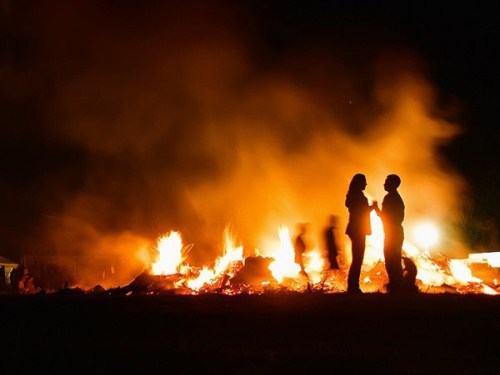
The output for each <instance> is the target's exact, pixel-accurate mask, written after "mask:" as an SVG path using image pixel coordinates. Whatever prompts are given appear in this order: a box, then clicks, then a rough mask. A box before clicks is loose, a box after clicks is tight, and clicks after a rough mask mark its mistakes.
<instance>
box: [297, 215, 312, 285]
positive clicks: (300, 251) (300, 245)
mask: <svg viewBox="0 0 500 375" xmlns="http://www.w3.org/2000/svg"><path fill="white" fill-rule="evenodd" d="M298 229H299V233H298V234H297V237H296V238H295V242H294V244H293V250H294V252H295V263H297V264H298V265H299V266H300V273H301V274H303V275H304V276H305V277H306V278H307V289H308V290H309V291H311V285H310V284H309V276H308V275H307V272H306V270H305V267H304V259H303V255H304V252H305V251H306V249H307V246H306V241H305V239H304V236H305V234H306V231H307V224H305V223H301V224H298Z"/></svg>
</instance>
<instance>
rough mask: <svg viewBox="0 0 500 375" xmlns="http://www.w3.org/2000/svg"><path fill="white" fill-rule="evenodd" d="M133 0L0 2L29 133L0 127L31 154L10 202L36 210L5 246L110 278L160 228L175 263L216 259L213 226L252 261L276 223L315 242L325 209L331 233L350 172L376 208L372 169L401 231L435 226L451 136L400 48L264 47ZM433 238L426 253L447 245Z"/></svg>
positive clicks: (233, 14)
mask: <svg viewBox="0 0 500 375" xmlns="http://www.w3.org/2000/svg"><path fill="white" fill-rule="evenodd" d="M139 3H140V2H137V4H135V3H134V2H128V3H127V4H128V5H123V3H122V2H88V1H85V2H70V3H64V4H60V3H58V4H55V3H51V2H44V3H38V2H33V3H21V5H18V6H17V7H16V6H14V5H13V4H11V6H10V7H7V8H8V11H7V13H6V14H7V15H8V17H7V20H10V21H9V22H6V23H5V24H6V25H7V30H8V31H9V33H10V35H9V38H10V39H9V40H11V41H12V43H13V45H14V44H15V46H13V47H12V49H11V51H13V52H12V53H13V54H15V52H16V51H17V52H18V54H17V55H15V56H14V55H12V56H6V57H5V58H4V60H3V67H2V76H1V78H2V80H3V82H4V83H6V85H4V89H2V95H3V96H6V97H8V99H9V101H10V102H11V103H24V104H23V105H25V106H28V105H27V104H25V103H31V102H30V100H31V101H35V102H36V104H30V105H29V106H28V108H35V109H36V113H34V114H32V115H31V116H33V117H34V118H35V120H34V121H35V122H36V124H28V125H25V124H26V123H28V122H29V121H24V119H25V118H26V116H27V115H26V114H24V115H23V116H21V115H20V114H19V113H20V112H22V111H21V110H19V111H18V112H19V113H18V114H16V115H11V116H10V118H11V120H12V121H11V124H10V128H9V130H8V131H5V130H4V133H5V132H7V133H6V135H7V136H9V137H10V138H9V139H10V141H11V143H12V142H13V141H12V140H13V139H15V140H16V142H18V143H19V142H20V141H19V139H21V137H26V138H27V139H26V147H27V148H31V149H35V150H36V151H40V152H41V153H42V154H43V155H42V156H40V157H41V158H42V160H44V162H43V163H41V165H40V168H42V170H43V173H42V172H40V173H39V174H38V173H36V181H35V182H36V184H37V186H38V189H36V190H37V191H36V192H35V191H34V189H28V193H26V194H25V195H24V196H22V197H29V199H28V201H24V202H20V203H19V205H21V206H23V207H24V206H26V205H28V208H26V209H27V210H28V209H30V208H31V209H33V210H35V211H36V212H37V213H39V217H33V218H31V221H30V222H31V223H33V225H34V227H35V228H36V230H35V231H34V232H32V233H29V232H25V233H15V235H17V236H18V238H20V237H21V236H24V239H23V240H22V241H21V240H19V241H18V243H19V244H21V243H22V246H23V248H22V249H20V251H25V252H39V253H46V252H48V253H57V254H78V255H79V256H80V257H82V259H84V263H85V264H86V265H87V266H88V269H91V268H93V267H94V268H95V269H99V270H100V269H101V268H103V267H101V265H102V264H108V265H109V264H111V265H113V267H114V270H111V271H112V272H115V273H114V274H113V275H115V276H116V282H117V283H123V282H126V281H127V280H130V278H131V277H134V276H136V275H137V274H138V272H140V270H141V269H142V268H144V267H147V266H148V265H149V264H150V262H151V256H152V254H153V251H152V249H153V248H154V243H155V241H156V239H157V238H158V236H160V235H161V234H164V233H166V232H168V231H170V230H178V231H180V232H181V234H182V236H183V239H184V242H185V243H189V244H194V246H193V248H192V249H191V251H190V253H189V262H190V263H191V264H199V265H201V264H203V263H209V262H212V261H214V260H215V258H216V257H217V256H219V255H221V251H222V248H221V244H222V237H223V230H224V228H225V227H226V226H228V225H229V226H231V228H232V230H233V233H234V236H235V238H236V241H237V242H240V243H242V244H243V245H244V246H245V251H246V254H247V255H248V254H251V253H253V251H254V250H255V249H256V248H258V249H259V250H260V251H261V252H264V253H265V251H266V247H268V246H269V244H270V243H271V242H272V241H275V240H277V236H278V228H279V226H280V225H287V226H288V227H289V228H290V230H291V232H292V233H293V230H294V229H295V224H296V223H297V222H309V223H311V226H310V228H311V230H312V231H313V232H314V236H316V234H317V233H319V231H320V230H321V229H322V227H323V226H324V225H325V224H326V219H327V216H328V215H329V214H330V213H335V214H338V215H340V217H341V219H342V225H345V220H346V217H347V215H346V214H347V212H346V208H345V207H344V198H345V193H346V190H347V186H348V184H349V181H350V179H351V177H352V176H353V175H354V174H355V173H358V172H362V173H365V174H366V176H367V179H368V187H367V190H366V192H367V194H368V195H369V196H370V197H371V198H372V199H375V200H379V201H381V200H382V198H383V195H384V191H383V181H384V178H385V176H386V175H387V174H389V173H398V174H399V175H400V176H401V178H402V181H403V183H402V186H401V188H400V192H401V195H402V196H403V198H404V200H405V203H406V206H407V210H406V213H407V218H406V221H405V227H406V228H408V230H409V228H411V225H412V223H413V222H416V221H417V220H419V219H421V218H429V219H433V220H434V221H436V222H438V223H440V224H441V225H442V227H443V229H445V228H448V227H449V228H451V225H450V224H451V223H452V222H453V221H454V220H455V217H456V215H457V212H458V211H457V203H458V201H459V200H460V199H461V192H462V190H463V188H464V186H463V183H462V182H461V181H460V179H459V178H458V176H457V175H455V174H454V173H453V171H452V170H450V169H449V168H448V167H447V165H446V164H445V161H444V160H442V159H441V158H440V157H439V153H438V149H439V147H440V146H442V145H445V144H446V143H447V142H449V141H450V140H451V139H452V137H453V136H454V135H455V134H456V133H457V130H458V128H457V127H456V126H455V125H453V124H450V123H447V122H446V121H445V120H444V119H443V118H441V117H440V116H437V115H436V114H435V113H436V108H435V107H436V96H435V95H436V93H435V92H434V89H433V87H432V85H431V83H430V82H428V81H427V79H426V71H425V64H424V63H423V61H421V60H420V59H419V57H418V56H416V55H414V54H412V53H409V52H407V51H405V50H403V49H402V48H401V47H398V46H392V45H390V44H388V43H385V42H384V41H383V40H381V41H378V40H371V41H370V44H369V45H370V46H371V47H370V48H367V49H366V50H365V49H363V47H362V46H361V47H360V46H358V47H356V43H357V42H359V38H360V37H359V35H357V36H354V37H353V39H352V40H350V42H349V43H346V41H345V40H344V41H342V43H340V42H339V39H340V38H339V37H338V36H337V35H331V37H329V38H327V37H324V38H322V39H321V40H319V41H314V43H312V42H313V41H311V43H306V42H304V41H303V40H302V41H299V42H294V40H293V39H290V40H288V39H287V40H285V41H284V42H282V43H280V44H279V46H278V45H276V44H275V42H269V41H267V40H266V34H265V32H264V31H262V29H261V27H262V26H263V25H262V24H260V23H259V22H262V19H260V18H258V17H257V14H256V13H252V12H250V11H249V9H248V8H243V7H241V8H236V7H235V6H232V5H230V4H225V3H217V2H206V4H203V3H200V4H197V3H190V5H189V6H187V5H181V4H176V5H172V3H171V2H167V3H168V5H167V4H166V3H163V2H159V3H154V2H153V3H150V4H149V5H148V6H144V7H143V6H141V5H140V4H139ZM209 3H210V4H209ZM14 23H15V26H14ZM269 30H271V31H272V28H271V29H269ZM19 106H20V105H19V104H18V107H19ZM19 119H21V120H23V121H24V122H23V121H21V120H19ZM16 121H17V122H23V126H24V128H23V129H22V130H16V127H17V126H18V125H17V124H16V123H15V122H16ZM35 125H37V126H35ZM3 142H4V144H3V147H4V148H5V147H7V145H8V142H7V141H3ZM39 145H42V146H39ZM47 155H52V156H51V157H50V158H49V157H48V156H47ZM53 159H54V160H57V162H55V161H54V160H53ZM54 163H56V164H57V168H56V167H54ZM27 173H32V174H35V172H33V171H31V172H29V171H28V172H27ZM27 185H28V184H24V185H23V186H27ZM8 189H11V187H9V186H7V185H6V186H5V187H2V192H3V193H5V192H6V191H8ZM33 194H34V195H33ZM18 197H19V198H20V197H21V196H20V195H19V194H18ZM13 235H14V233H13V234H12V235H11V237H12V236H13ZM26 237H27V238H28V239H27V238H26ZM408 237H410V234H408ZM445 238H448V239H453V240H449V241H448V242H447V243H442V244H441V248H440V249H439V250H440V251H442V252H445V253H447V252H448V253H454V252H455V251H456V250H460V249H461V246H460V239H459V238H458V237H457V234H456V233H452V232H447V234H445ZM319 241H320V240H319V238H318V239H317V242H318V245H320V242H319ZM455 242H456V243H455ZM12 243H13V242H12ZM147 249H150V250H147ZM95 265H98V267H95ZM117 268H120V271H118V270H117ZM106 269H107V271H106V272H108V273H109V272H110V270H109V267H108V268H106ZM99 276H100V273H99ZM82 277H83V276H82ZM97 279H98V277H96V279H95V280H94V279H92V277H90V280H89V279H88V278H87V280H84V281H82V282H85V283H86V284H89V285H92V283H95V282H97V281H98V280H97ZM82 280H83V279H82Z"/></svg>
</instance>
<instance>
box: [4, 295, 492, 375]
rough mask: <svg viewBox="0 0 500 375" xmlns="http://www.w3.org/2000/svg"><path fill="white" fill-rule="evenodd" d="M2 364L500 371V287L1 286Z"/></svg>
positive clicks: (109, 369) (94, 368)
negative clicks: (290, 290)
mask: <svg viewBox="0 0 500 375" xmlns="http://www.w3.org/2000/svg"><path fill="white" fill-rule="evenodd" d="M0 316H1V319H2V337H1V339H2V341H3V343H2V344H3V345H2V347H3V349H1V353H2V355H1V357H0V358H1V360H0V374H13V373H18V374H24V373H34V374H41V373H43V374H53V373H65V374H73V373H77V372H78V373H82V372H83V373H88V374H102V373H106V374H116V373H118V374H121V373H123V374H125V373H132V372H135V373H138V374H152V373H153V372H154V373H158V374H176V373H186V374H187V373H203V372H209V373H216V374H263V373H269V374H271V373H272V374H281V373H289V374H306V375H310V374H311V373H312V372H313V371H322V372H324V373H328V374H330V373H331V374H343V373H352V374H360V373H362V374H436V375H443V374H461V375H465V374H500V355H499V339H500V296H495V297H492V296H485V295H456V294H440V295H436V294H418V295H407V296H392V295H387V294H365V295H360V296H348V295H344V294H316V293H312V294H268V295H263V296H262V295H261V296H257V295H254V296H251V295H240V296H232V297H231V296H222V295H203V296H175V295H171V296H169V295H166V296H128V297H127V296H109V295H98V296H95V295H83V296H69V295H34V296H0Z"/></svg>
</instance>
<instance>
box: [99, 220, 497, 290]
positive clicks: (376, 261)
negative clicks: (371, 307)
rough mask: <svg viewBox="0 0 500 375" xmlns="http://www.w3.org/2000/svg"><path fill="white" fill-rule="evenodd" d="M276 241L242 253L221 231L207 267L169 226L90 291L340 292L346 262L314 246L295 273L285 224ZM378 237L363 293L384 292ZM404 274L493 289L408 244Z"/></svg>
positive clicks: (423, 281)
mask: <svg viewBox="0 0 500 375" xmlns="http://www.w3.org/2000/svg"><path fill="white" fill-rule="evenodd" d="M279 237H280V244H279V247H278V249H276V250H275V251H274V252H273V253H272V254H270V255H269V256H262V255H260V253H259V251H258V250H256V253H255V254H253V255H252V256H248V257H243V247H242V246H236V245H235V244H234V241H233V239H232V238H231V236H230V235H229V231H228V230H226V233H225V246H224V254H223V255H222V256H221V257H219V258H217V259H216V261H215V263H214V265H213V266H212V267H209V266H204V267H195V266H191V265H189V264H188V263H187V261H186V258H187V254H188V252H189V250H190V249H191V247H192V246H185V245H184V244H183V242H182V238H181V234H180V233H179V232H176V231H171V232H170V233H168V234H167V235H165V236H162V237H160V238H159V240H158V242H157V246H156V250H157V258H156V261H155V262H154V263H153V264H152V265H151V267H149V268H148V269H147V270H145V271H144V272H143V273H141V274H140V275H139V276H137V277H136V278H135V279H134V280H133V281H132V282H131V283H129V284H128V285H126V286H124V287H118V288H114V289H109V290H104V289H103V288H97V289H96V288H94V290H93V291H94V292H95V291H96V290H97V291H99V292H106V293H108V294H126V295H130V294H144V295H159V294H189V295H193V294H205V293H219V294H226V295H235V294H243V293H245V294H262V293H272V292H281V291H287V292H305V291H307V290H309V286H310V287H311V289H310V290H311V291H313V292H322V293H340V292H344V291H345V290H346V280H347V273H348V267H346V266H344V267H341V268H340V269H335V270H332V269H329V268H328V267H327V265H328V261H327V260H326V258H325V256H324V254H323V253H322V252H321V251H319V250H318V249H312V250H310V251H308V252H307V253H305V254H304V264H305V270H306V273H307V276H305V275H303V274H301V273H300V267H299V265H298V264H296V263H295V260H294V250H293V245H292V240H291V238H290V235H289V232H288V229H287V228H286V227H282V228H281V229H280V230H279ZM382 254H383V252H382V248H381V242H380V238H376V233H375V235H372V236H370V238H369V239H368V241H367V249H366V255H365V261H364V264H363V268H362V273H361V279H360V285H361V289H362V290H363V291H364V292H368V293H385V292H386V284H387V281H388V279H387V274H386V270H385V266H384V262H383V255H382ZM403 255H404V256H403V264H404V273H405V274H407V276H408V280H410V282H409V284H408V289H407V291H408V292H424V293H445V292H446V293H458V294H469V293H470V294H498V292H497V290H496V284H495V285H487V284H486V283H484V282H483V281H482V280H481V279H479V278H477V277H474V276H472V272H471V269H470V268H469V266H468V265H467V262H466V261H464V260H454V259H449V258H447V257H446V256H444V255H442V254H440V255H437V256H432V257H431V256H430V255H429V254H428V252H426V251H421V250H420V249H418V248H417V247H415V246H413V245H412V244H410V243H406V242H405V245H404V250H403Z"/></svg>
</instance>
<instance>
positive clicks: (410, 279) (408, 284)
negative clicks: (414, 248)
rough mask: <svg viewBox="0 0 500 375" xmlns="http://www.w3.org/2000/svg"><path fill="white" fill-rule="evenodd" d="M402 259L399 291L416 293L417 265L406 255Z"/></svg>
mask: <svg viewBox="0 0 500 375" xmlns="http://www.w3.org/2000/svg"><path fill="white" fill-rule="evenodd" d="M402 259H403V264H404V267H403V280H402V284H401V291H402V292H404V293H418V286H417V284H416V281H417V272H418V270H417V266H416V265H415V263H414V262H413V260H411V258H408V257H402Z"/></svg>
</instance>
